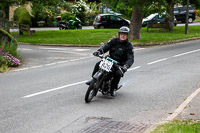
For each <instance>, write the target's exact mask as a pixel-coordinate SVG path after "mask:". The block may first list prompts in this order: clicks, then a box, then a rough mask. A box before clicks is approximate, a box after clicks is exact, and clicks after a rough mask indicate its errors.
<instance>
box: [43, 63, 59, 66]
mask: <svg viewBox="0 0 200 133" xmlns="http://www.w3.org/2000/svg"><path fill="white" fill-rule="evenodd" d="M52 65H56V63H50V64H46V65H44V66H52Z"/></svg>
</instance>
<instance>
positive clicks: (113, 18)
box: [110, 16, 121, 21]
mask: <svg viewBox="0 0 200 133" xmlns="http://www.w3.org/2000/svg"><path fill="white" fill-rule="evenodd" d="M110 20H111V21H121V18H120V17H117V16H110Z"/></svg>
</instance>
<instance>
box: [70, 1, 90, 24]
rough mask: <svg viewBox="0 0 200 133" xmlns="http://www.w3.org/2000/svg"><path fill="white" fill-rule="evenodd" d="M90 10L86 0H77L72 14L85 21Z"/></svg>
mask: <svg viewBox="0 0 200 133" xmlns="http://www.w3.org/2000/svg"><path fill="white" fill-rule="evenodd" d="M88 10H89V8H88V6H87V5H86V2H85V1H84V0H80V1H78V2H76V3H75V4H74V5H73V7H72V14H74V15H75V16H76V17H77V18H79V19H80V20H81V22H82V23H84V22H85V19H86V12H87V11H88Z"/></svg>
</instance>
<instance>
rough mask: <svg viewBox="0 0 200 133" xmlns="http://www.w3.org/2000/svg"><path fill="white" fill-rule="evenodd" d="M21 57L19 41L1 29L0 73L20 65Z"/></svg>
mask: <svg viewBox="0 0 200 133" xmlns="http://www.w3.org/2000/svg"><path fill="white" fill-rule="evenodd" d="M19 57H20V56H19V54H18V52H17V41H16V40H15V39H14V38H13V37H12V36H11V35H10V34H9V33H8V32H6V31H4V30H2V29H0V72H5V71H7V70H8V67H15V66H18V65H20V60H19V59H18V58H19Z"/></svg>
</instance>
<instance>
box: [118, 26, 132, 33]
mask: <svg viewBox="0 0 200 133" xmlns="http://www.w3.org/2000/svg"><path fill="white" fill-rule="evenodd" d="M129 31H130V29H129V28H128V27H126V26H122V27H121V28H120V29H119V34H120V33H127V34H129Z"/></svg>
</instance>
